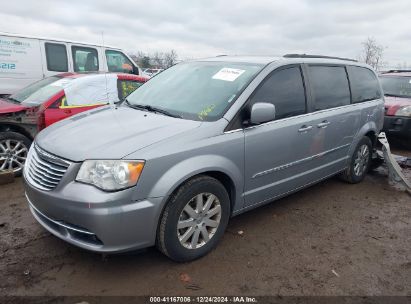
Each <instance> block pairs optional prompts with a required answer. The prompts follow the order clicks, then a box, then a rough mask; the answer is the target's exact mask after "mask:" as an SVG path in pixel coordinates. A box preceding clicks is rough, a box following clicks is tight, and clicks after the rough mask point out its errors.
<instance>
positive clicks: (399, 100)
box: [380, 70, 411, 146]
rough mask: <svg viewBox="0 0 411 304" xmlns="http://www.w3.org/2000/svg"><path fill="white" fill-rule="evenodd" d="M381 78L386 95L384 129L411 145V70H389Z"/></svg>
mask: <svg viewBox="0 0 411 304" xmlns="http://www.w3.org/2000/svg"><path fill="white" fill-rule="evenodd" d="M380 80H381V84H382V87H383V90H384V95H385V119H384V128H383V131H384V132H386V133H387V134H388V135H390V136H392V137H397V138H399V139H403V141H404V143H406V144H407V143H408V145H409V146H411V144H410V140H411V70H392V71H388V72H386V73H383V74H381V75H380Z"/></svg>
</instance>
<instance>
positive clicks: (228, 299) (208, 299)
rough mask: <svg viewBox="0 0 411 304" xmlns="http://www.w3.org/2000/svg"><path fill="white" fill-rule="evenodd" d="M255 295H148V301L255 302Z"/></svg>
mask: <svg viewBox="0 0 411 304" xmlns="http://www.w3.org/2000/svg"><path fill="white" fill-rule="evenodd" d="M257 302H258V301H257V299H256V298H255V297H243V296H238V297H236V296H232V297H207V296H198V297H189V296H183V297H150V303H257Z"/></svg>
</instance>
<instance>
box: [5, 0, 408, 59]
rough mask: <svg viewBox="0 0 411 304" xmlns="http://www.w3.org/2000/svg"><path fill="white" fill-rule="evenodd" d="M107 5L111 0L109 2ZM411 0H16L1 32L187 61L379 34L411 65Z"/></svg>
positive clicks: (389, 51)
mask: <svg viewBox="0 0 411 304" xmlns="http://www.w3.org/2000/svg"><path fill="white" fill-rule="evenodd" d="M103 2H104V3H103ZM410 13H411V0H361V1H358V0H345V1H339V0H286V1H273V0H271V1H270V0H224V1H222V0H221V1H215V0H207V1H175V0H168V1H167V0H164V1H156V0H146V1H139V0H121V1H101V0H94V1H87V0H82V1H77V0H68V1H67V0H66V1H57V0H50V1H47V0H44V1H43V0H37V1H32V0H14V1H7V5H3V6H2V8H1V11H0V31H6V32H14V33H21V34H30V35H36V36H46V37H55V38H62V39H70V40H77V41H84V42H95V43H101V41H102V35H101V32H104V40H105V43H106V44H107V45H113V46H117V47H121V48H124V49H126V50H127V51H129V52H130V51H131V52H133V51H138V50H141V51H144V52H153V51H157V50H158V51H167V50H170V49H175V50H176V51H177V53H178V55H179V57H180V58H195V57H206V56H215V55H218V54H250V55H254V54H255V55H271V54H273V55H281V54H285V53H313V54H326V55H335V56H343V57H352V58H356V57H358V55H359V53H360V51H361V42H362V41H364V40H365V39H366V38H367V37H368V36H372V37H374V38H375V39H376V40H377V41H378V42H379V43H380V44H381V45H383V46H384V47H386V49H385V55H384V60H385V61H388V63H389V65H390V66H395V65H397V64H399V63H403V62H405V61H407V62H408V64H411V17H410Z"/></svg>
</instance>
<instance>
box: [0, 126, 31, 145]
mask: <svg viewBox="0 0 411 304" xmlns="http://www.w3.org/2000/svg"><path fill="white" fill-rule="evenodd" d="M0 132H16V133H20V134H21V135H24V136H26V137H27V138H28V139H30V140H31V141H33V140H34V136H33V134H32V133H31V132H30V131H29V130H27V129H26V128H24V127H22V126H19V125H14V124H3V123H2V124H0Z"/></svg>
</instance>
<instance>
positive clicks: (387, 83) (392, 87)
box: [380, 76, 411, 97]
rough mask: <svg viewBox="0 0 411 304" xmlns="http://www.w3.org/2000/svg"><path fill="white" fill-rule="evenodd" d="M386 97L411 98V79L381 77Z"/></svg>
mask: <svg viewBox="0 0 411 304" xmlns="http://www.w3.org/2000/svg"><path fill="white" fill-rule="evenodd" d="M380 80H381V85H382V88H383V90H384V95H393V96H400V97H411V77H404V76H403V77H393V76H386V77H384V76H382V77H380Z"/></svg>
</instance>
